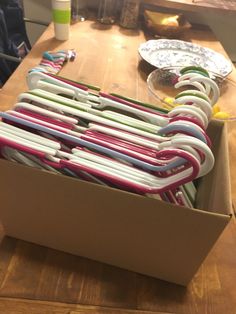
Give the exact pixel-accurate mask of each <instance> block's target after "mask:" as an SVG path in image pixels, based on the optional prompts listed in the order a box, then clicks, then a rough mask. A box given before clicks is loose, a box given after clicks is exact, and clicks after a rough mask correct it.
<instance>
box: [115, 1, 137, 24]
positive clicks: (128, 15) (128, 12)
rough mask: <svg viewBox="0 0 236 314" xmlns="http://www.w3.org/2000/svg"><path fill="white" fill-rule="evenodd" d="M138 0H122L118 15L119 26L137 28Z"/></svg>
mask: <svg viewBox="0 0 236 314" xmlns="http://www.w3.org/2000/svg"><path fill="white" fill-rule="evenodd" d="M139 6H140V0H124V2H123V7H122V10H121V16H120V26H122V27H125V28H137V27H138V17H139Z"/></svg>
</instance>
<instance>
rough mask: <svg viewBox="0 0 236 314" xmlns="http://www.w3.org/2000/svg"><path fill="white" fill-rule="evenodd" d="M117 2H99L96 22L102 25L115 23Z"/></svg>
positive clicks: (108, 0)
mask: <svg viewBox="0 0 236 314" xmlns="http://www.w3.org/2000/svg"><path fill="white" fill-rule="evenodd" d="M116 2H117V0H100V2H99V8H98V21H99V22H100V23H102V24H113V23H115V16H116V8H117V7H116Z"/></svg>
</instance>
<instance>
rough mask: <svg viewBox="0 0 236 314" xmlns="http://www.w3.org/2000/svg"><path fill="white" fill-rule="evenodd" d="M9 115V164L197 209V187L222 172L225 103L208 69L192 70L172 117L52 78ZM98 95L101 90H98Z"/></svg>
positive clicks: (1, 132)
mask: <svg viewBox="0 0 236 314" xmlns="http://www.w3.org/2000/svg"><path fill="white" fill-rule="evenodd" d="M27 82H28V87H29V91H27V92H25V93H22V94H20V95H19V96H18V99H17V102H16V104H15V106H14V108H13V109H12V110H8V111H6V112H1V113H0V116H1V119H2V120H1V122H0V145H1V155H2V157H4V158H6V159H8V160H11V161H17V162H19V163H21V164H25V165H29V166H32V167H36V168H39V169H44V170H50V171H53V172H54V173H63V174H66V175H69V176H72V177H75V178H80V179H83V180H86V181H90V182H93V183H98V184H101V185H105V186H111V187H114V188H119V189H122V190H125V191H129V192H134V193H138V194H142V195H147V196H149V197H153V196H155V197H158V198H160V199H162V200H166V201H169V202H172V203H175V204H179V205H184V206H189V207H192V206H193V203H194V198H195V194H196V189H195V187H194V184H193V183H192V181H193V180H194V179H196V178H199V177H201V176H204V175H205V174H207V173H208V172H209V171H211V169H212V168H213V165H214V156H213V154H212V151H211V141H210V139H209V138H208V136H207V134H206V128H207V125H208V123H209V120H210V119H211V115H212V106H213V105H214V104H215V103H216V101H217V99H218V97H219V89H218V87H217V85H216V83H215V82H214V81H213V80H212V79H211V78H209V75H208V73H207V72H206V71H205V70H203V69H195V68H192V67H190V68H184V69H183V70H182V72H181V74H180V76H179V79H178V82H177V83H176V85H175V87H176V88H179V87H181V86H187V87H188V89H187V90H185V91H184V92H181V93H178V94H177V95H176V97H175V101H174V102H175V103H176V104H180V105H178V106H176V107H175V108H174V109H172V110H171V111H169V112H168V111H166V110H163V109H161V108H157V107H155V106H152V105H150V104H149V105H147V104H142V105H141V104H140V103H139V102H138V101H135V100H132V101H131V100H127V99H126V98H124V97H122V96H117V95H116V96H114V94H105V93H102V92H99V91H97V89H96V88H93V87H91V86H90V88H88V87H87V86H86V85H85V84H80V83H77V82H74V81H71V80H69V79H66V78H63V77H59V76H55V75H53V74H49V73H42V72H31V73H29V74H28V77H27ZM91 88H93V89H91Z"/></svg>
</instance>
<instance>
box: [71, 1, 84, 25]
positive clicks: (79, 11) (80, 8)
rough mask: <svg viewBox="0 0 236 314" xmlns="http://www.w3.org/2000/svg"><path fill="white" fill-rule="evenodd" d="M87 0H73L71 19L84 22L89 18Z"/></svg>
mask: <svg viewBox="0 0 236 314" xmlns="http://www.w3.org/2000/svg"><path fill="white" fill-rule="evenodd" d="M86 2H87V1H86V0H71V20H72V23H73V22H74V23H75V22H79V21H81V22H83V21H85V19H86V18H87V8H86Z"/></svg>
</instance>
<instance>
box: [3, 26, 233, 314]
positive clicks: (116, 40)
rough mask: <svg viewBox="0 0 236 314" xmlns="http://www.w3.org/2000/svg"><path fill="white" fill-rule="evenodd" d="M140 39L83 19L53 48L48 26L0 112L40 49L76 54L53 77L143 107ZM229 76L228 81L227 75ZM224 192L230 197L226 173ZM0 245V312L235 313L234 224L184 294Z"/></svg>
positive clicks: (11, 242) (69, 259) (99, 267)
mask: <svg viewBox="0 0 236 314" xmlns="http://www.w3.org/2000/svg"><path fill="white" fill-rule="evenodd" d="M146 39H147V37H145V35H144V34H143V33H142V32H141V31H136V32H135V31H128V30H124V29H120V28H119V27H118V26H112V27H105V26H102V25H99V24H96V23H94V22H89V21H86V22H83V23H78V24H74V25H73V26H72V27H71V38H70V40H69V41H68V42H59V41H57V40H55V39H54V37H53V28H52V26H50V27H49V28H48V29H47V30H46V32H45V33H44V34H43V35H42V37H41V38H40V39H39V41H38V42H37V44H36V45H35V46H34V47H33V49H32V51H31V52H30V54H29V55H28V56H27V57H26V58H25V60H24V62H22V63H21V65H20V66H19V67H18V69H17V70H16V72H15V73H14V74H13V76H12V77H11V78H10V80H9V81H8V82H7V83H6V84H5V86H4V88H3V89H2V91H1V93H0V100H1V109H2V110H6V109H8V108H10V107H11V106H12V105H13V104H14V103H15V102H16V97H17V95H18V94H19V93H20V92H22V91H25V90H27V86H26V82H25V76H26V74H27V72H28V70H29V69H31V68H32V67H34V66H35V65H37V64H38V63H39V61H40V58H41V56H42V53H43V52H44V51H45V50H54V51H55V50H59V49H63V48H65V49H67V48H76V49H77V51H78V56H77V58H76V60H75V61H74V62H69V63H68V64H66V65H65V66H64V68H63V70H62V71H61V73H60V74H61V75H63V76H66V77H70V78H71V79H75V80H78V81H83V82H87V83H90V84H93V85H98V86H100V87H101V88H102V90H104V91H109V92H117V93H121V94H123V95H127V96H130V97H135V98H138V99H140V100H143V101H149V100H150V98H149V97H150V96H149V94H148V91H147V86H146V77H147V74H148V73H149V72H150V71H151V70H152V68H151V67H149V66H147V64H146V63H145V62H141V61H140V58H139V56H138V53H137V48H138V46H139V44H140V43H141V42H144V41H145V40H146ZM186 39H187V40H192V41H193V42H197V43H200V44H202V45H204V46H208V47H211V48H213V49H215V50H217V51H219V52H222V53H225V52H224V51H223V48H222V47H221V45H220V44H219V42H217V41H216V40H215V38H214V36H212V34H211V33H208V32H204V31H194V30H192V31H191V32H189V33H188V34H187V35H186ZM231 77H232V78H233V79H235V78H236V75H235V72H233V73H232V74H231ZM235 130H236V129H235V127H234V125H233V124H231V125H230V131H229V135H230V156H231V169H234V168H235V165H234V163H233V156H234V155H235V152H236V144H234V143H236V141H235V136H236V135H235V132H236V131H235ZM232 192H233V197H234V198H235V195H236V180H235V177H234V175H232ZM0 239H2V241H1V246H0V313H1V314H2V313H3V314H5V313H7V314H12V313H27V314H28V313H29V314H34V313H37V314H39V313H40V314H46V313H48V314H49V313H57V314H62V313H63V314H65V313H71V314H76V313H77V314H79V313H87V312H88V313H118V314H119V313H124V314H125V313H127V314H128V313H133V310H138V313H140V314H141V313H145V311H155V312H156V313H160V312H161V313H163V312H168V313H182V314H195V313H200V314H202V313H207V314H208V313H209V314H217V313H224V314H234V313H236V289H235V285H236V284H235V278H236V255H235V253H234V250H235V247H236V230H235V224H234V221H233V222H232V223H231V224H230V225H229V227H228V228H227V229H226V230H225V231H224V233H223V235H222V236H221V238H220V239H219V241H218V242H217V244H216V246H215V247H214V249H213V250H212V252H211V253H210V254H209V256H208V257H207V259H206V260H205V262H204V263H203V265H202V266H201V268H200V269H199V271H198V273H197V274H196V276H195V277H194V279H193V280H192V282H191V284H190V285H189V286H188V287H187V288H184V287H180V286H177V285H174V284H170V283H167V282H163V281H161V280H157V279H153V278H148V277H146V276H143V275H139V274H135V273H132V272H129V271H126V270H121V269H118V268H115V267H112V266H107V265H104V264H102V263H98V262H94V261H89V260H87V259H85V258H80V257H75V256H72V255H69V254H65V253H61V252H57V251H54V250H51V249H47V248H44V247H39V246H37V245H33V244H29V243H26V242H23V241H19V240H15V239H11V238H8V237H4V234H3V230H1V229H0ZM78 304H80V305H78ZM81 304H83V305H84V306H82V305H81ZM118 308H122V310H118ZM125 309H129V310H125ZM149 313H150V312H149Z"/></svg>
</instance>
